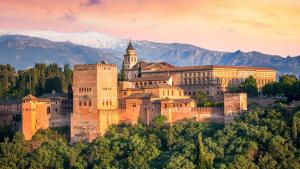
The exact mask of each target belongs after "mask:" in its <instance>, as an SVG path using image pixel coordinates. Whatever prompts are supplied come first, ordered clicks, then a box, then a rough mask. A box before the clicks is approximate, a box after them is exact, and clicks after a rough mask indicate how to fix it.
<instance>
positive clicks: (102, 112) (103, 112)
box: [98, 109, 119, 115]
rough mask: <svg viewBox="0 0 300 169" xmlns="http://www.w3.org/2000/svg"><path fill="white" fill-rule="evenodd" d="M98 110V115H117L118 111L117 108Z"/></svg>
mask: <svg viewBox="0 0 300 169" xmlns="http://www.w3.org/2000/svg"><path fill="white" fill-rule="evenodd" d="M98 112H99V114H100V115H107V114H109V115H118V113H119V111H118V109H99V110H98Z"/></svg>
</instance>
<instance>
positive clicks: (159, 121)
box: [152, 115, 168, 128]
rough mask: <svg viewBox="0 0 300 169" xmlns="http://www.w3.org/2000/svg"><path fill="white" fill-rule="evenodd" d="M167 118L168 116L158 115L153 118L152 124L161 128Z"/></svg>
mask: <svg viewBox="0 0 300 169" xmlns="http://www.w3.org/2000/svg"><path fill="white" fill-rule="evenodd" d="M167 120H168V119H167V117H166V116H163V115H158V116H156V117H154V118H153V119H152V126H154V127H155V128H161V127H162V126H163V125H164V124H165V122H166V121H167Z"/></svg>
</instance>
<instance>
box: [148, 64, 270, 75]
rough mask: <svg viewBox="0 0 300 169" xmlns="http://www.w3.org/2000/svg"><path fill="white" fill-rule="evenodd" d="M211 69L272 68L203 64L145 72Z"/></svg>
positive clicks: (265, 68)
mask: <svg viewBox="0 0 300 169" xmlns="http://www.w3.org/2000/svg"><path fill="white" fill-rule="evenodd" d="M212 69H238V70H270V71H274V69H272V68H268V67H254V66H222V65H205V66H180V67H173V68H169V69H166V70H164V69H162V70H154V71H150V72H145V73H152V72H166V71H169V72H176V71H195V70H212Z"/></svg>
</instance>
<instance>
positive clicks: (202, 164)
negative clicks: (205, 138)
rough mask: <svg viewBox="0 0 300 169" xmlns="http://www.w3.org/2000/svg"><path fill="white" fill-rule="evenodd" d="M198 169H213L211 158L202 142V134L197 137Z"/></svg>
mask: <svg viewBox="0 0 300 169" xmlns="http://www.w3.org/2000/svg"><path fill="white" fill-rule="evenodd" d="M197 168H198V169H211V168H213V156H212V155H211V154H210V153H208V152H207V151H206V150H205V146H204V145H203V142H202V134H201V133H200V134H199V135H198V167H197Z"/></svg>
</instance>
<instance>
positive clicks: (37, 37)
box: [0, 30, 300, 75]
mask: <svg viewBox="0 0 300 169" xmlns="http://www.w3.org/2000/svg"><path fill="white" fill-rule="evenodd" d="M128 42H129V40H128V39H122V38H117V37H114V36H110V35H106V34H102V33H98V32H92V31H87V32H81V33H59V32H53V31H1V30H0V64H6V63H9V64H12V65H13V66H14V67H15V68H16V69H26V68H28V67H30V66H33V65H34V63H58V64H60V65H62V64H65V63H69V64H71V65H73V64H78V63H96V62H99V61H102V60H104V61H107V62H110V63H115V64H117V65H118V66H119V67H120V66H121V63H122V58H123V54H124V52H125V49H126V47H127V44H128ZM133 46H134V48H135V49H136V50H137V53H138V58H139V59H140V60H145V61H149V62H155V61H166V62H169V63H171V64H173V65H176V66H189V65H236V66H246V65H247V66H264V67H271V68H273V69H275V70H277V71H278V72H279V74H283V73H293V74H296V75H300V56H295V57H289V56H288V57H281V56H278V55H268V54H263V53H260V52H257V51H252V52H243V51H240V50H237V51H235V52H219V51H212V50H208V49H204V48H201V47H198V46H194V45H190V44H180V43H156V42H150V41H145V40H144V41H133Z"/></svg>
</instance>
